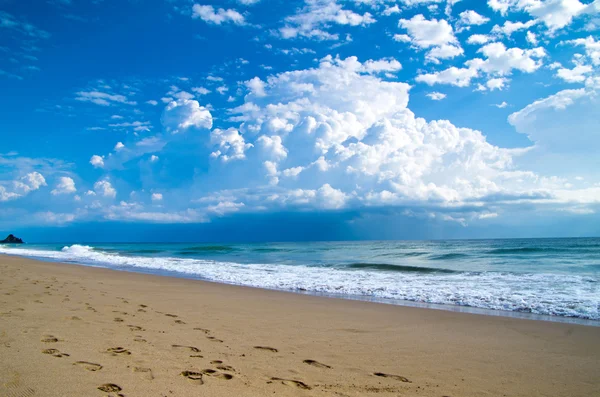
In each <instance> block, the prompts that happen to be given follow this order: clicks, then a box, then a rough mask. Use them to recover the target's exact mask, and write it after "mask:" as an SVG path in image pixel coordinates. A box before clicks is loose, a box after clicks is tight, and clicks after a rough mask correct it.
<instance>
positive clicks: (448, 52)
mask: <svg viewBox="0 0 600 397" xmlns="http://www.w3.org/2000/svg"><path fill="white" fill-rule="evenodd" d="M463 53H464V50H463V49H462V48H461V47H458V46H455V45H451V44H443V45H441V46H439V47H434V48H432V49H431V50H430V51H429V52H428V53H427V55H426V56H425V58H426V59H427V60H429V61H432V62H434V63H439V59H450V58H454V57H457V56H459V55H462V54H463Z"/></svg>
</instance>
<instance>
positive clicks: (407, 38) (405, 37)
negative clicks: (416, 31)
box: [393, 34, 412, 43]
mask: <svg viewBox="0 0 600 397" xmlns="http://www.w3.org/2000/svg"><path fill="white" fill-rule="evenodd" d="M393 39H394V41H399V42H401V43H410V42H411V41H412V39H411V38H410V36H409V35H407V34H395V35H394V37H393Z"/></svg>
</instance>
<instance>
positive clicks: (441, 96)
mask: <svg viewBox="0 0 600 397" xmlns="http://www.w3.org/2000/svg"><path fill="white" fill-rule="evenodd" d="M427 96H428V97H429V98H431V99H432V100H434V101H441V100H442V99H444V98H446V94H443V93H441V92H430V93H429V94H427Z"/></svg>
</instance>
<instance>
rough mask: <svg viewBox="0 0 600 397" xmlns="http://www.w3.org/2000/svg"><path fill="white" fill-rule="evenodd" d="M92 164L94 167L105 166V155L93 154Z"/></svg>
mask: <svg viewBox="0 0 600 397" xmlns="http://www.w3.org/2000/svg"><path fill="white" fill-rule="evenodd" d="M90 164H91V165H93V166H94V168H103V167H104V156H98V155H97V154H95V155H93V156H92V158H91V159H90Z"/></svg>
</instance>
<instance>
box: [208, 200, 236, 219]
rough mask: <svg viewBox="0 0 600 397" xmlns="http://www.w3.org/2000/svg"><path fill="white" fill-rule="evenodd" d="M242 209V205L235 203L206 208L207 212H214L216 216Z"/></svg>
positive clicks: (220, 203)
mask: <svg viewBox="0 0 600 397" xmlns="http://www.w3.org/2000/svg"><path fill="white" fill-rule="evenodd" d="M243 207H244V203H235V202H231V201H223V202H219V203H218V204H217V205H211V206H208V208H207V210H208V211H209V212H214V213H215V214H217V215H221V216H222V215H225V214H228V213H232V212H238V211H239V210H240V209H242V208H243Z"/></svg>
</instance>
